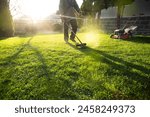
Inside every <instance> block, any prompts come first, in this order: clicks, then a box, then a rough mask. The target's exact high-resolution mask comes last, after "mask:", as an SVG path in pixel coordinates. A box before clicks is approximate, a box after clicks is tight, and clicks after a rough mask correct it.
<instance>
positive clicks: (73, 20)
mask: <svg viewBox="0 0 150 117" xmlns="http://www.w3.org/2000/svg"><path fill="white" fill-rule="evenodd" d="M70 24H71V27H72V31H73V32H74V33H73V32H72V31H71V35H70V39H71V40H72V41H75V40H74V39H75V34H76V32H77V28H78V26H77V21H76V19H72V20H70Z"/></svg>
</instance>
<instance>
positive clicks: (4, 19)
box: [0, 0, 14, 37]
mask: <svg viewBox="0 0 150 117" xmlns="http://www.w3.org/2000/svg"><path fill="white" fill-rule="evenodd" d="M13 34H14V29H13V21H12V16H11V13H10V10H9V4H8V2H7V0H0V36H1V37H11V36H13Z"/></svg>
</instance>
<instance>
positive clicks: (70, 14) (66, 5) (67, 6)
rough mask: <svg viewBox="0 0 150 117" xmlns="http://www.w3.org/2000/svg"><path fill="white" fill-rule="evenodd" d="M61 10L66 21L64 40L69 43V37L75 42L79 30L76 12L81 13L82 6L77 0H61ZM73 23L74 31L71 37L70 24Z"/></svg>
mask: <svg viewBox="0 0 150 117" xmlns="http://www.w3.org/2000/svg"><path fill="white" fill-rule="evenodd" d="M59 12H60V15H61V18H62V21H63V23H64V41H65V42H66V43H68V39H69V38H70V40H71V41H73V42H75V43H76V41H75V34H76V32H77V28H78V26H77V20H76V13H78V14H80V8H79V6H78V4H77V2H76V0H60V3H59ZM69 25H71V28H72V31H73V32H71V35H70V37H69V34H68V30H69V28H68V26H69Z"/></svg>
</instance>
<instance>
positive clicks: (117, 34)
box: [110, 17, 139, 39]
mask: <svg viewBox="0 0 150 117" xmlns="http://www.w3.org/2000/svg"><path fill="white" fill-rule="evenodd" d="M131 19H132V17H130V18H129V20H128V21H127V22H126V24H125V26H124V27H123V28H122V29H116V30H114V33H113V34H111V36H110V38H113V39H129V38H131V37H132V36H133V33H134V32H135V30H136V29H137V27H138V26H136V25H135V23H136V22H137V20H138V19H139V18H137V19H136V20H135V21H132V22H131V21H130V20H131ZM129 22H130V23H129ZM129 24H132V25H131V26H129Z"/></svg>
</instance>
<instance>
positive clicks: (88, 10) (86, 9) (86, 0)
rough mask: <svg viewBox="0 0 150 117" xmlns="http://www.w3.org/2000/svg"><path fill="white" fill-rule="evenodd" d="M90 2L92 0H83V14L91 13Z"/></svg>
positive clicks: (91, 2)
mask: <svg viewBox="0 0 150 117" xmlns="http://www.w3.org/2000/svg"><path fill="white" fill-rule="evenodd" d="M92 4H93V0H83V3H82V5H81V10H82V12H83V14H84V15H86V16H87V15H92V14H93V13H92Z"/></svg>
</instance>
